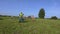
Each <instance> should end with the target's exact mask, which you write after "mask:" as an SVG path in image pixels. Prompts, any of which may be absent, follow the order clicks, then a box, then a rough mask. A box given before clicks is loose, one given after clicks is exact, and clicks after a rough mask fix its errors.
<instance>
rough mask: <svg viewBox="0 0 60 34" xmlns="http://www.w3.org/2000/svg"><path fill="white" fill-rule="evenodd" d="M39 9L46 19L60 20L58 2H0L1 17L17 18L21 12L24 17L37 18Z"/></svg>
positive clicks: (9, 0)
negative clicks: (43, 12) (52, 17)
mask: <svg viewBox="0 0 60 34" xmlns="http://www.w3.org/2000/svg"><path fill="white" fill-rule="evenodd" d="M41 8H44V10H45V17H46V18H50V17H51V16H57V17H58V18H60V0H0V14H1V15H11V16H18V15H19V13H20V12H23V13H24V16H30V15H34V16H35V17H38V13H39V10H40V9H41Z"/></svg>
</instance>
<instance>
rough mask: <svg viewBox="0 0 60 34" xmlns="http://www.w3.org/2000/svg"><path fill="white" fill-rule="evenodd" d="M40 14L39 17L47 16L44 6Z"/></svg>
mask: <svg viewBox="0 0 60 34" xmlns="http://www.w3.org/2000/svg"><path fill="white" fill-rule="evenodd" d="M38 16H39V18H44V17H45V10H44V9H43V8H41V9H40V11H39V14H38Z"/></svg>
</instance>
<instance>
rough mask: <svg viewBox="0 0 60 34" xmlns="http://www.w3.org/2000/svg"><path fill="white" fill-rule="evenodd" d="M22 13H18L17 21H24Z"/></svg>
mask: <svg viewBox="0 0 60 34" xmlns="http://www.w3.org/2000/svg"><path fill="white" fill-rule="evenodd" d="M23 15H24V14H23V13H22V12H21V13H20V14H19V22H23V21H24V18H23Z"/></svg>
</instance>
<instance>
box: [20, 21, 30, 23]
mask: <svg viewBox="0 0 60 34" xmlns="http://www.w3.org/2000/svg"><path fill="white" fill-rule="evenodd" d="M27 22H29V21H23V22H19V23H27Z"/></svg>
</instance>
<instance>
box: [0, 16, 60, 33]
mask: <svg viewBox="0 0 60 34" xmlns="http://www.w3.org/2000/svg"><path fill="white" fill-rule="evenodd" d="M2 18H3V19H2V20H0V34H60V20H49V19H35V21H32V20H28V21H26V22H24V23H19V21H18V19H17V18H10V17H2Z"/></svg>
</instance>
